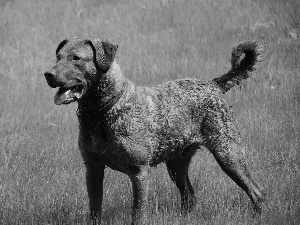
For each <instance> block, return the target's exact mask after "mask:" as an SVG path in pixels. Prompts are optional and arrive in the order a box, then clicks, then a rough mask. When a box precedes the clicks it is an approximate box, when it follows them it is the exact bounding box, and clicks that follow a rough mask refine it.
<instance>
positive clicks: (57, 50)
mask: <svg viewBox="0 0 300 225" xmlns="http://www.w3.org/2000/svg"><path fill="white" fill-rule="evenodd" d="M68 41H69V39H65V40H63V41H62V42H60V43H59V45H58V46H57V49H56V54H55V55H57V54H58V53H59V51H60V50H61V49H62V48H63V47H64V46H65V44H67V43H68Z"/></svg>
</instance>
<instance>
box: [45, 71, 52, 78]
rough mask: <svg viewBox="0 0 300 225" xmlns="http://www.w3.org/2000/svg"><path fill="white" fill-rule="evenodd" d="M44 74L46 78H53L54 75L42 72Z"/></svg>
mask: <svg viewBox="0 0 300 225" xmlns="http://www.w3.org/2000/svg"><path fill="white" fill-rule="evenodd" d="M44 76H45V77H46V79H52V78H54V76H55V75H54V74H53V73H50V72H46V73H44Z"/></svg>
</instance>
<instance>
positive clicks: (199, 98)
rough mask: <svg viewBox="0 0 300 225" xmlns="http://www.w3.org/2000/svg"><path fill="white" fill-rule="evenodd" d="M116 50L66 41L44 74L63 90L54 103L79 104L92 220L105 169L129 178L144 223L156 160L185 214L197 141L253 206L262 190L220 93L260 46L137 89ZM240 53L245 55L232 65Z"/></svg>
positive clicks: (95, 42) (249, 45) (136, 220)
mask: <svg viewBox="0 0 300 225" xmlns="http://www.w3.org/2000/svg"><path fill="white" fill-rule="evenodd" d="M116 50H117V46H115V45H113V44H111V43H109V42H107V41H102V40H101V39H92V40H81V39H78V38H74V39H71V40H65V41H64V42H62V43H61V44H60V45H59V47H58V49H57V58H58V62H57V64H56V65H55V66H54V67H52V68H51V69H50V70H49V71H48V72H46V73H45V76H46V79H47V82H48V84H49V85H50V86H51V87H53V88H54V87H62V88H60V89H59V91H58V94H57V95H56V96H55V103H56V104H68V103H70V102H73V101H78V111H77V115H78V119H79V126H80V133H79V148H80V151H81V153H82V156H83V160H84V163H85V165H86V169H87V172H86V183H87V190H88V196H89V199H90V202H89V204H90V210H91V217H92V218H93V219H94V221H100V219H101V203H102V194H103V177H104V169H105V167H106V166H108V167H110V168H112V169H114V170H117V171H120V172H123V173H125V174H127V175H128V176H129V178H130V180H131V182H132V187H133V197H134V198H133V215H132V224H140V223H143V220H144V215H145V209H146V202H147V177H148V172H149V169H150V167H151V166H155V165H157V164H159V163H161V162H166V165H167V168H168V172H169V174H170V177H171V179H172V180H173V181H174V182H175V184H176V185H177V187H178V189H179V191H180V194H181V204H182V208H183V210H185V211H190V210H191V209H192V208H193V206H194V205H195V196H194V191H193V188H192V186H191V182H190V180H189V177H188V169H189V164H190V162H191V158H192V156H193V155H194V154H195V152H196V150H197V149H198V148H199V147H200V146H201V145H203V146H206V147H207V148H208V149H209V150H210V152H211V153H212V154H213V155H214V157H215V159H216V160H217V162H218V163H219V165H220V166H221V168H222V169H223V170H224V172H225V173H226V174H227V175H228V176H229V177H230V178H232V180H233V181H234V182H235V183H236V184H237V185H239V186H240V187H241V188H242V189H243V190H244V191H245V192H246V193H247V194H248V196H249V197H250V199H251V201H252V202H253V204H254V206H255V209H256V210H258V211H260V210H261V203H262V200H263V195H262V193H261V191H262V188H261V187H260V186H259V185H258V184H257V183H256V182H255V181H254V180H253V179H252V177H251V175H250V172H249V171H248V169H247V167H246V162H245V157H244V153H245V149H244V147H243V145H242V141H241V138H240V135H239V132H238V131H237V128H236V127H237V126H236V121H235V118H234V116H233V113H232V111H231V109H230V108H229V107H228V106H227V104H226V103H225V99H224V95H223V93H225V92H226V91H228V90H229V89H230V88H232V87H233V86H235V85H237V84H239V83H240V82H241V81H242V80H243V79H246V78H247V77H249V76H250V72H252V71H253V70H254V65H255V63H256V62H257V61H260V52H261V44H260V43H259V42H257V41H246V42H242V43H240V44H238V45H237V46H236V47H235V48H234V50H233V53H232V69H231V70H230V71H229V72H228V73H227V74H225V75H223V76H221V77H220V78H216V79H214V80H213V81H209V82H203V81H199V80H196V79H182V80H175V81H169V82H166V83H163V84H161V85H158V86H154V87H137V86H135V85H134V84H133V83H132V82H130V81H129V80H128V79H126V78H125V77H124V76H123V74H122V71H121V69H120V67H119V66H118V64H117V63H116V62H115V60H114V56H115V53H116ZM242 53H245V55H246V57H245V58H244V59H243V60H242V61H241V62H239V58H240V56H241V54H242Z"/></svg>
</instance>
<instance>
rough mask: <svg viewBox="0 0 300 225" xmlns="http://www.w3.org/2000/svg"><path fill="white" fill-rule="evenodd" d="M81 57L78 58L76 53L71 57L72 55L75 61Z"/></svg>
mask: <svg viewBox="0 0 300 225" xmlns="http://www.w3.org/2000/svg"><path fill="white" fill-rule="evenodd" d="M80 59H81V58H79V57H78V56H77V55H74V56H73V57H72V60H75V61H78V60H80Z"/></svg>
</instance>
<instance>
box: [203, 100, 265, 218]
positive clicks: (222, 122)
mask: <svg viewBox="0 0 300 225" xmlns="http://www.w3.org/2000/svg"><path fill="white" fill-rule="evenodd" d="M202 131H203V135H204V137H205V146H206V147H207V148H208V149H209V150H210V151H211V152H212V154H213V155H214V157H215V159H216V160H217V162H218V163H219V165H220V166H221V168H222V169H223V171H224V172H225V173H226V174H227V175H228V176H229V177H230V178H231V179H232V180H233V181H234V182H235V183H236V184H237V185H238V186H240V187H241V188H242V189H243V190H244V191H245V192H246V193H247V195H248V196H249V197H250V199H251V201H252V202H253V204H254V206H255V210H256V212H258V213H260V212H261V205H262V202H263V200H264V196H263V194H262V188H261V187H260V185H259V184H258V183H256V182H255V181H254V179H253V178H252V176H251V174H250V172H249V170H248V169H247V165H246V161H245V156H244V149H243V146H242V144H241V139H240V136H239V133H238V132H237V130H236V123H235V120H234V117H233V115H232V113H231V111H230V109H229V108H228V107H227V106H226V105H221V107H214V108H213V110H208V112H207V115H206V118H205V119H204V122H203V127H202Z"/></svg>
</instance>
